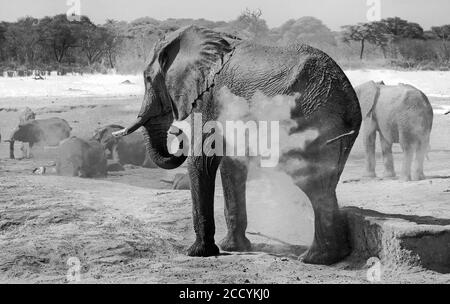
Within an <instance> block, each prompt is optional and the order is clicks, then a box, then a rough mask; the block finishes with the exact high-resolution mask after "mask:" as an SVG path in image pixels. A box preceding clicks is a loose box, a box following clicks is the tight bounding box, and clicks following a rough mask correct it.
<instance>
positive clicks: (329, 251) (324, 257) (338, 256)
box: [300, 244, 350, 265]
mask: <svg viewBox="0 0 450 304" xmlns="http://www.w3.org/2000/svg"><path fill="white" fill-rule="evenodd" d="M349 254H350V248H349V247H348V246H346V245H342V244H341V245H339V247H337V248H336V247H333V248H323V247H321V248H319V246H315V245H314V244H313V245H312V246H311V248H309V249H308V251H306V252H305V253H304V254H303V255H302V256H301V257H300V258H301V260H302V261H303V262H304V263H306V264H318V265H331V264H334V263H337V262H339V261H341V260H343V259H344V258H345V257H346V256H348V255H349Z"/></svg>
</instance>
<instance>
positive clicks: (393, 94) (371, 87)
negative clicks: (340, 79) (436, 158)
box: [355, 81, 433, 181]
mask: <svg viewBox="0 0 450 304" xmlns="http://www.w3.org/2000/svg"><path fill="white" fill-rule="evenodd" d="M355 90H356V93H357V95H358V99H359V102H360V104H361V111H362V115H363V135H364V146H365V149H366V176H367V177H375V176H376V174H375V142H376V135H377V132H378V134H379V135H380V143H381V151H382V154H383V162H384V170H385V171H384V173H383V176H384V177H387V178H390V177H395V175H396V174H395V170H394V161H393V156H392V144H394V143H400V145H401V147H402V149H403V154H404V155H403V164H402V171H401V178H402V179H403V180H407V181H409V180H411V179H412V180H422V179H424V178H425V175H424V173H423V162H424V159H425V155H426V152H427V150H428V147H429V142H430V133H431V128H432V125H433V108H432V107H431V104H430V102H429V101H428V98H427V97H426V96H425V94H423V93H422V92H421V91H420V90H418V89H416V88H415V87H413V86H411V85H408V84H399V85H396V86H388V85H384V84H383V83H375V82H373V81H369V82H366V83H364V84H362V85H360V86H358V87H356V88H355ZM411 167H412V169H413V170H412V172H411Z"/></svg>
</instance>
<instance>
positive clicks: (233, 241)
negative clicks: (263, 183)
mask: <svg viewBox="0 0 450 304" xmlns="http://www.w3.org/2000/svg"><path fill="white" fill-rule="evenodd" d="M247 173H248V171H247V164H246V162H243V161H240V160H237V159H231V158H228V157H224V158H223V159H222V163H221V165H220V175H221V177H222V186H223V194H224V198H225V220H226V223H227V228H228V232H227V235H226V236H225V238H224V239H223V240H222V241H221V242H220V243H219V246H220V248H222V250H225V251H249V250H251V244H250V241H249V240H248V239H247V238H246V236H245V230H246V229H247V211H246V201H245V188H246V181H247Z"/></svg>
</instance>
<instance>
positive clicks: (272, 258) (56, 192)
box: [0, 97, 450, 283]
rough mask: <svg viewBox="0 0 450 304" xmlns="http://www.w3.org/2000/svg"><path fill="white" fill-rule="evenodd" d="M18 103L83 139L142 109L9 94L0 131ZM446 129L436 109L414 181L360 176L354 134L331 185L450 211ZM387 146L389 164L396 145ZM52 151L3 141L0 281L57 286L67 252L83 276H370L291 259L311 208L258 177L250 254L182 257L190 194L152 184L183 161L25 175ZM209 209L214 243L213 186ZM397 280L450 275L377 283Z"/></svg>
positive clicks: (381, 204)
mask: <svg viewBox="0 0 450 304" xmlns="http://www.w3.org/2000/svg"><path fill="white" fill-rule="evenodd" d="M52 101H53V103H52ZM24 102H26V103H27V104H26V105H28V106H30V107H32V109H33V110H35V111H36V112H37V115H38V118H39V117H40V118H44V117H52V116H58V117H62V118H65V119H66V120H67V121H68V122H69V123H70V124H71V125H72V127H73V134H74V135H77V136H81V137H87V136H90V134H91V133H92V131H93V130H94V129H95V127H97V126H98V125H103V124H108V123H119V124H127V122H130V121H131V120H133V118H134V117H135V115H136V113H137V111H138V109H139V105H140V101H139V100H138V98H136V97H132V98H115V99H112V100H105V99H95V98H89V99H83V100H82V101H79V100H76V99H67V100H62V101H61V100H53V99H44V100H42V99H40V100H33V99H27V100H25V101H24V100H21V99H13V100H11V99H9V100H6V101H5V103H3V102H2V103H1V104H8V107H7V108H6V109H3V110H2V111H0V132H1V135H2V138H6V137H8V135H9V132H11V130H12V128H13V127H14V126H15V125H16V124H17V116H18V113H19V112H17V111H16V110H15V109H16V108H20V107H22V106H23V105H24ZM439 102H442V101H439ZM77 104H82V106H79V105H78V106H76V105H77ZM15 105H17V106H15ZM33 105H35V106H33ZM448 130H450V117H445V116H442V115H439V116H436V118H435V124H434V130H433V135H432V143H431V148H432V150H431V152H430V153H429V160H428V161H427V162H426V174H427V175H428V176H429V178H428V179H427V180H425V181H420V182H410V183H404V182H400V181H398V180H364V179H361V178H360V176H361V173H362V168H363V164H364V161H363V151H362V146H361V142H360V141H358V142H357V144H356V145H355V148H354V151H353V153H352V156H351V158H350V160H349V162H348V165H347V167H346V169H345V171H344V174H343V176H342V182H341V183H340V185H339V186H338V199H339V203H340V205H341V206H359V207H364V208H368V209H374V210H377V211H380V212H386V213H405V214H415V215H426V216H433V217H437V218H446V219H450V166H449V164H450V138H449V135H448ZM396 152H397V153H396V154H395V156H394V157H395V158H396V165H397V168H398V167H399V162H400V154H398V152H399V148H398V147H397V148H396ZM16 154H17V155H20V151H19V150H18V149H17V153H16ZM54 155H55V149H46V151H45V153H44V152H42V151H41V152H38V153H36V156H37V157H36V158H35V159H32V160H9V159H8V158H7V157H8V145H7V144H6V143H1V144H0V282H9V283H11V282H12V283H17V282H26V283H29V282H30V283H49V282H55V283H64V282H66V281H67V279H66V274H67V272H68V269H69V266H68V265H67V260H68V259H69V258H70V257H76V258H78V259H79V260H80V262H81V282H82V283H90V282H93V283H140V282H145V283H367V280H366V271H367V266H365V265H364V263H363V262H361V261H355V260H352V259H347V260H345V261H343V262H341V263H338V264H336V265H333V266H317V265H307V264H304V263H302V262H301V261H299V260H298V256H299V255H300V254H301V253H302V252H304V251H305V249H306V247H307V245H309V243H310V241H311V236H312V222H311V221H310V214H309V215H305V214H295V212H300V211H308V210H307V206H305V205H304V204H303V205H302V204H297V206H294V205H292V204H291V205H289V207H287V208H286V209H285V210H284V211H283V212H278V213H277V211H279V210H278V209H279V208H278V207H277V206H278V205H275V206H274V205H273V204H272V203H273V202H268V201H265V200H264V199H263V198H261V193H260V192H261V191H262V190H264V189H261V187H262V186H261V185H264V187H266V186H267V184H264V183H265V182H267V180H264V181H263V180H261V179H259V178H258V177H255V178H254V179H253V180H251V181H250V182H249V194H248V197H249V198H250V199H249V200H250V203H249V206H248V209H249V210H248V213H249V231H250V232H251V233H252V234H249V235H248V237H249V238H250V240H251V241H252V243H253V244H254V250H253V252H251V253H223V254H221V255H220V256H217V257H209V258H190V257H187V256H186V255H185V254H184V253H185V250H186V249H187V247H188V246H189V245H190V244H191V243H192V241H193V237H194V233H193V228H192V220H191V200H190V193H189V192H188V191H172V190H169V189H168V188H169V185H168V184H167V183H164V182H161V179H171V177H172V176H174V174H175V173H177V172H183V171H185V169H184V168H180V169H177V170H176V171H163V170H159V169H144V168H130V167H128V168H127V170H126V171H124V172H116V173H112V174H111V175H110V176H108V177H107V178H105V179H94V180H93V179H81V178H68V177H58V176H53V175H44V176H41V175H33V174H32V170H33V169H34V168H36V167H39V166H45V165H49V164H51V162H52V160H53V158H54ZM379 162H381V160H379ZM380 167H381V164H379V165H378V168H380ZM379 171H381V170H379ZM265 190H267V189H265ZM264 193H265V192H264ZM293 193H294V192H288V193H287V194H288V195H291V196H292V195H293ZM298 195H301V193H300V194H298ZM281 197H283V196H281ZM295 199H296V200H298V201H303V200H302V199H301V197H298V198H295ZM271 204H272V205H271ZM271 208H272V209H271ZM215 210H216V211H215V212H216V217H215V218H216V226H217V228H216V230H217V231H216V240H217V241H219V240H220V239H221V238H222V237H223V236H224V235H225V231H226V230H225V222H224V217H223V195H222V192H221V189H220V187H217V189H216V208H215ZM296 216H298V218H301V220H299V221H296V220H295V219H296ZM270 218H275V219H276V220H275V221H276V222H277V225H273V224H274V220H272V221H271V220H270ZM280 222H282V225H281V224H280ZM395 282H402V283H449V282H450V275H448V274H447V275H445V274H439V273H436V272H433V271H427V270H424V269H407V270H404V271H401V272H398V273H394V274H391V275H390V276H389V277H384V278H383V280H382V283H395Z"/></svg>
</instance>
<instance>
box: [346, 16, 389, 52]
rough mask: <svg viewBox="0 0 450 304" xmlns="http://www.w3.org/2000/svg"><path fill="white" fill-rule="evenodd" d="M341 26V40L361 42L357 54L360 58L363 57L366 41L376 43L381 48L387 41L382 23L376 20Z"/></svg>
mask: <svg viewBox="0 0 450 304" xmlns="http://www.w3.org/2000/svg"><path fill="white" fill-rule="evenodd" d="M342 28H343V33H342V40H343V41H344V42H346V43H348V42H350V41H359V42H360V43H361V51H360V56H359V58H360V59H361V60H362V59H363V55H364V48H365V43H366V42H368V43H371V44H374V45H377V46H379V47H381V48H382V49H383V48H384V47H385V46H386V44H387V41H388V39H387V37H386V36H385V34H384V33H385V28H384V25H383V24H382V23H381V22H378V21H375V22H370V23H359V24H357V25H346V26H343V27H342Z"/></svg>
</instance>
